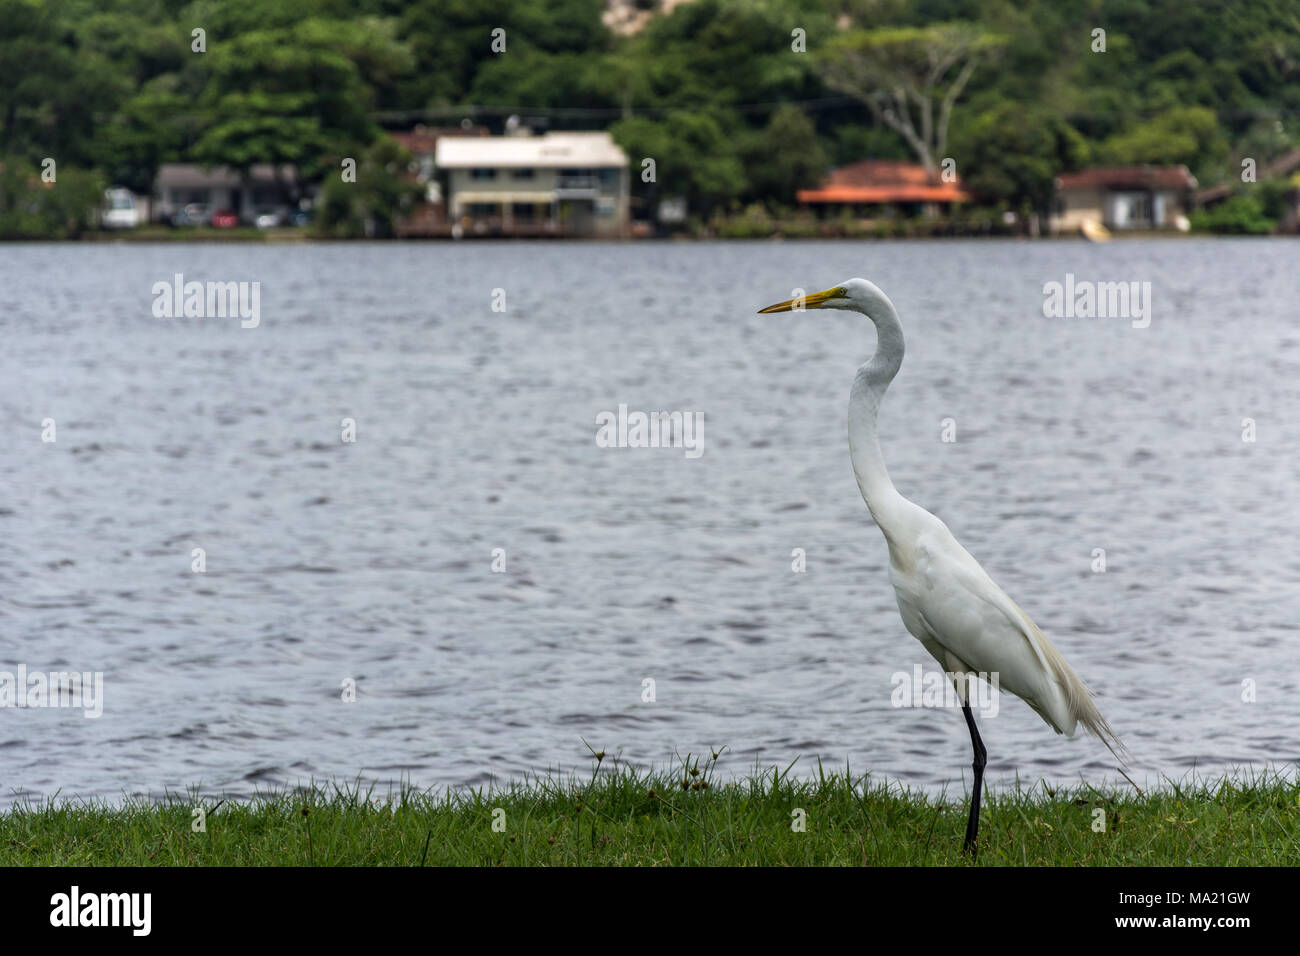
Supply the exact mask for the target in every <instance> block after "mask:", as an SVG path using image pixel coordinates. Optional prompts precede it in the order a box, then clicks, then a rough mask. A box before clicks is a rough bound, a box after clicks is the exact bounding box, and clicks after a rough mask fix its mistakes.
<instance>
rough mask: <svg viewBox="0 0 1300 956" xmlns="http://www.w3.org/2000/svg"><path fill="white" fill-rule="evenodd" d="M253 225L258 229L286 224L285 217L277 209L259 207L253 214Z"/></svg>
mask: <svg viewBox="0 0 1300 956" xmlns="http://www.w3.org/2000/svg"><path fill="white" fill-rule="evenodd" d="M253 225H255V226H257V228H258V229H274V228H275V227H276V226H282V225H284V217H283V216H281V215H280V213H279V212H278V211H277V210H275V209H259V210H258V211H257V212H255V213H254V214H253Z"/></svg>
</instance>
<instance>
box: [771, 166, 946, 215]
mask: <svg viewBox="0 0 1300 956" xmlns="http://www.w3.org/2000/svg"><path fill="white" fill-rule="evenodd" d="M797 197H798V200H799V202H800V203H803V204H805V205H822V206H829V205H839V206H867V205H876V204H882V203H883V204H890V205H893V204H902V203H921V204H924V205H937V204H940V203H947V204H952V203H959V202H969V201H970V199H971V195H970V193H968V192H966V191H965V190H964V189H962V188H961V184H960V183H959V182H944V181H943V179H942V178H940V177H939V176H938V175H931V174H930V173H927V172H926V170H925V167H924V166H922V165H921V164H920V163H909V162H906V161H904V160H898V159H864V160H862V161H861V162H857V163H850V164H849V165H848V166H840V167H839V168H838V169H832V170H831V171H830V173H829V175H827V177H826V178H825V179H824V180H823V181H822V184H821V185H820V186H818V187H817V188H816V189H801V190H799V192H798V194H797Z"/></svg>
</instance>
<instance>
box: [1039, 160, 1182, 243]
mask: <svg viewBox="0 0 1300 956" xmlns="http://www.w3.org/2000/svg"><path fill="white" fill-rule="evenodd" d="M1195 189H1196V178H1195V177H1194V176H1193V175H1192V174H1191V173H1189V172H1188V171H1187V167H1186V166H1094V167H1091V168H1089V169H1081V170H1079V171H1078V172H1077V173H1062V174H1061V175H1060V176H1058V177H1057V178H1056V202H1055V208H1054V209H1053V215H1052V220H1051V226H1052V231H1053V232H1071V231H1074V230H1077V229H1079V228H1081V227H1082V226H1083V224H1084V223H1085V222H1090V223H1101V224H1102V225H1104V226H1106V227H1107V228H1108V229H1173V228H1177V227H1178V221H1179V219H1180V217H1185V214H1186V213H1188V212H1190V211H1191V209H1192V206H1193V203H1194V197H1193V191H1194V190H1195Z"/></svg>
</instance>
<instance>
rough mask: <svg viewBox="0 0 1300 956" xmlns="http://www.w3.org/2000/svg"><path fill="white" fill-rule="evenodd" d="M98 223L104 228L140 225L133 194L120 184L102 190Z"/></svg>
mask: <svg viewBox="0 0 1300 956" xmlns="http://www.w3.org/2000/svg"><path fill="white" fill-rule="evenodd" d="M100 223H101V224H102V225H103V227H104V228H105V229H134V228H135V227H136V226H138V225H140V214H139V212H137V211H136V208H135V195H134V194H133V193H132V192H131V190H129V189H126V188H125V187H122V186H114V187H113V188H111V189H105V190H104V209H103V213H102V215H101V216H100Z"/></svg>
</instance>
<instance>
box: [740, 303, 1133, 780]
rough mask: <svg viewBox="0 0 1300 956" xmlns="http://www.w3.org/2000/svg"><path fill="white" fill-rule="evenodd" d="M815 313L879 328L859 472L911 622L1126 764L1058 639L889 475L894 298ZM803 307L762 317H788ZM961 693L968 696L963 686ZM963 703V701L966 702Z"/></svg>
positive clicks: (852, 418)
mask: <svg viewBox="0 0 1300 956" xmlns="http://www.w3.org/2000/svg"><path fill="white" fill-rule="evenodd" d="M804 304H805V307H807V308H824V309H848V310H852V311H855V312H861V313H863V314H864V315H866V316H867V317H868V318H870V319H871V321H872V323H873V324H874V325H875V326H876V333H877V341H876V351H875V354H874V355H872V357H871V360H870V361H869V362H867V363H866V364H865V365H863V366H862V367H861V368H859V369H858V372H857V375H856V377H855V379H854V382H853V389H852V391H851V393H850V399H849V450H850V455H851V457H852V461H853V472H854V475H855V477H856V478H857V481H858V487H859V488H860V489H861V491H862V497H863V500H865V501H866V503H867V507H868V509H870V511H871V514H872V517H874V518H875V520H876V524H877V525H878V526H879V527H880V530H881V532H883V534H884V536H885V540H886V542H887V544H888V546H889V570H890V580H891V581H892V582H893V585H894V593H895V596H896V597H897V599H898V609H899V612H900V614H901V615H902V618H903V623H904V624H905V625H906V627H907V629H908V631H909V632H911V634H912V635H913V636H914V637H916V638H917V640H919V641H920V642H921V644H922V645H923V646H924V647H925V648H926V650H927V651H929V652H930V654H931V655H932V656H934V658H935V659H936V660H938V661H939V663H940V664H941V665H942V666H943V667H944V669H945V670H946V671H948V672H949V673H953V674H970V673H974V674H981V673H982V674H990V675H991V674H996V675H997V678H998V686H999V689H1000V690H1003V691H1008V692H1010V693H1012V694H1014V695H1016V696H1017V697H1019V698H1020V699H1022V700H1023V701H1025V703H1027V704H1028V705H1029V706H1030V707H1032V708H1033V709H1034V710H1035V711H1036V712H1037V713H1038V714H1039V715H1040V716H1041V717H1042V718H1043V720H1045V721H1046V722H1047V723H1048V724H1049V725H1051V727H1052V728H1053V729H1054V730H1056V732H1057V733H1063V734H1066V735H1068V736H1073V734H1074V732H1075V728H1076V727H1077V726H1078V725H1079V724H1082V725H1083V727H1084V728H1085V729H1086V730H1088V731H1090V732H1091V733H1093V734H1095V735H1096V736H1097V737H1099V738H1100V739H1101V740H1102V742H1103V743H1105V745H1106V746H1107V747H1108V748H1110V750H1111V752H1112V753H1115V754H1116V756H1117V757H1120V759H1123V754H1124V751H1123V745H1122V744H1121V743H1120V741H1119V739H1118V738H1117V737H1116V736H1115V734H1114V733H1113V732H1112V731H1111V729H1110V727H1109V725H1107V723H1106V721H1105V719H1104V718H1103V717H1102V716H1101V714H1100V713H1099V712H1098V710H1097V705H1096V703H1095V702H1094V701H1093V698H1092V694H1091V693H1090V692H1089V690H1088V688H1087V686H1086V685H1085V684H1084V683H1083V681H1082V680H1080V679H1079V676H1078V675H1077V674H1076V673H1075V672H1074V670H1073V669H1071V667H1070V665H1069V664H1067V663H1066V661H1065V658H1064V657H1062V656H1061V653H1060V652H1059V651H1058V650H1057V649H1056V648H1055V647H1054V646H1053V645H1052V643H1051V641H1049V640H1048V639H1047V637H1046V636H1045V635H1044V634H1043V632H1042V631H1040V630H1039V629H1038V627H1037V625H1035V624H1034V622H1033V621H1032V620H1030V618H1029V615H1027V614H1026V613H1025V612H1024V611H1022V610H1021V609H1020V607H1019V606H1018V605H1017V604H1016V603H1015V602H1014V601H1013V600H1011V598H1010V597H1009V596H1007V594H1006V592H1005V591H1003V590H1002V589H1001V588H1000V587H998V586H997V584H995V583H994V582H993V579H992V578H990V577H989V575H988V574H987V573H986V572H985V570H984V569H983V568H982V567H980V565H979V563H978V562H977V561H976V560H975V559H974V558H973V557H972V556H971V554H970V552H968V551H967V550H966V549H965V548H964V547H962V546H961V544H960V543H959V542H958V541H957V539H956V538H955V537H954V536H953V534H952V532H951V531H949V530H948V527H947V525H945V524H944V523H943V522H942V521H941V520H939V519H938V518H937V517H935V516H934V515H932V514H930V512H928V511H926V510H925V509H924V508H922V507H920V506H919V505H917V504H915V503H913V502H911V501H909V500H907V499H906V498H904V497H903V496H902V495H901V494H899V493H898V490H897V489H896V488H895V487H894V484H893V482H892V481H891V480H890V478H889V473H888V471H887V470H886V468H885V463H884V459H883V457H882V455H881V452H880V443H879V439H878V437H877V432H876V416H877V411H878V410H879V407H880V400H881V398H882V397H883V396H884V393H885V390H886V389H887V388H888V387H889V383H890V382H891V381H893V378H894V376H895V375H896V374H897V373H898V370H899V368H900V367H901V366H902V362H903V330H902V326H901V325H900V323H899V321H898V313H897V311H896V310H895V309H894V305H893V303H892V302H890V301H889V298H888V297H887V296H886V295H885V294H884V293H883V292H882V291H880V289H879V288H877V287H876V286H875V285H874V284H872V283H871V282H868V281H866V280H865V279H850V280H849V281H847V282H845V283H843V284H842V285H840V286H837V287H834V288H832V289H828V290H826V291H825V292H820V293H816V294H815V295H811V296H807V297H806V299H805V300H804ZM798 307H799V300H790V301H789V302H785V303H780V304H778V305H775V306H770V307H769V308H768V309H765V310H763V311H789V310H791V309H795V308H798ZM957 687H958V691H959V693H962V692H964V691H965V687H964V686H963V683H962V682H961V681H958V682H957ZM963 700H964V698H963Z"/></svg>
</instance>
